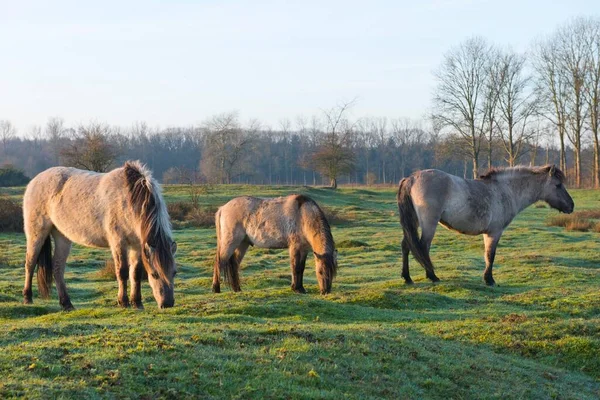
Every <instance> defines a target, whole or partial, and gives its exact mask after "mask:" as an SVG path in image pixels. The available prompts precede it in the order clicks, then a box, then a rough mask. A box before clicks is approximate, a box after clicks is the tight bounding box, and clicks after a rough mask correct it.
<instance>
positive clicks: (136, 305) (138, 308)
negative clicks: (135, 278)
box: [133, 302, 144, 310]
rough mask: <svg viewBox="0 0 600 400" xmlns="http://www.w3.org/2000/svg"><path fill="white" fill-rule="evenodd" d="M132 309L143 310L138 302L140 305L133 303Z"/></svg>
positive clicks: (142, 306)
mask: <svg viewBox="0 0 600 400" xmlns="http://www.w3.org/2000/svg"><path fill="white" fill-rule="evenodd" d="M133 307H134V308H135V309H136V310H143V309H144V305H143V304H142V303H141V302H140V303H134V304H133Z"/></svg>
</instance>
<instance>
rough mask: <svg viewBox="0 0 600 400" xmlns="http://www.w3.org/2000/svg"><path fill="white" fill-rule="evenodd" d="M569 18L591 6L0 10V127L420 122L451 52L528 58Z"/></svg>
mask: <svg viewBox="0 0 600 400" xmlns="http://www.w3.org/2000/svg"><path fill="white" fill-rule="evenodd" d="M582 15H584V16H590V15H600V1H597V0H589V1H587V0H585V1H584V0H571V1H563V0H554V1H547V0H546V1H538V0H535V1H526V0H522V1H514V0H503V1H479V0H423V1H416V0H415V1H403V0H397V1H376V0H371V1H360V2H359V1H326V0H321V1H311V0H307V1H260V0H257V1H233V0H232V1H191V0H190V1H150V0H120V1H112V0H107V1H95V2H91V1H61V0H55V1H50V0H49V1H28V0H19V1H15V0H0V120H1V119H8V120H10V121H11V122H13V124H15V125H16V126H17V128H18V130H19V133H20V134H26V132H27V130H29V129H31V127H32V126H33V125H44V124H45V122H46V120H47V119H48V117H52V116H60V117H62V118H64V119H65V121H66V123H67V125H69V126H72V125H76V124H78V123H82V122H86V121H89V120H96V121H101V122H106V123H110V124H114V125H122V126H129V125H131V124H132V123H134V122H135V121H146V122H147V123H148V124H150V125H151V126H160V127H163V128H165V127H170V126H189V125H193V124H199V123H201V122H202V121H204V120H206V119H207V118H209V117H210V116H212V115H215V114H219V113H223V112H230V111H237V112H238V113H239V115H240V118H241V119H242V120H249V119H254V118H255V119H258V120H259V121H261V122H262V124H263V126H271V127H273V128H277V126H279V124H280V122H281V121H282V120H283V119H285V118H288V119H290V120H291V121H292V122H293V121H295V120H296V118H297V116H299V115H304V116H307V117H309V116H312V115H320V114H321V113H322V110H324V109H329V108H331V107H334V106H335V105H336V104H339V103H340V102H345V101H350V100H352V99H355V98H356V102H355V105H354V107H353V108H352V111H351V112H352V116H354V117H361V116H387V117H389V118H421V117H422V116H424V115H425V114H426V113H427V112H428V110H429V108H430V105H431V98H432V94H433V90H434V87H435V80H434V77H433V71H434V70H435V69H436V68H437V67H438V65H439V64H440V62H441V60H442V58H443V55H444V53H445V52H447V51H448V50H449V49H451V48H452V47H453V46H456V45H458V44H460V43H461V42H462V41H464V40H465V39H467V38H469V37H472V36H476V35H478V36H483V37H485V38H486V39H488V40H489V41H490V42H491V43H495V44H497V45H498V46H501V47H507V46H510V47H512V48H513V49H515V50H517V51H527V50H528V49H529V48H530V45H531V43H532V41H533V40H535V39H537V38H540V37H543V36H544V35H548V34H550V33H551V32H552V31H553V30H554V29H555V28H557V27H558V26H559V25H561V24H564V23H565V22H568V21H569V20H570V19H572V18H574V17H577V16H582Z"/></svg>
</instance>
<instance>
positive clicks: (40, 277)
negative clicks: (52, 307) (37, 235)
mask: <svg viewBox="0 0 600 400" xmlns="http://www.w3.org/2000/svg"><path fill="white" fill-rule="evenodd" d="M37 265H38V270H37V281H38V290H39V292H40V296H42V298H44V299H47V298H48V297H50V290H51V286H52V275H53V274H52V242H51V241H50V235H48V237H47V238H46V240H45V241H44V244H43V245H42V249H41V250H40V255H39V256H38V259H37Z"/></svg>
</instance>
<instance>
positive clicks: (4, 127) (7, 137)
mask: <svg viewBox="0 0 600 400" xmlns="http://www.w3.org/2000/svg"><path fill="white" fill-rule="evenodd" d="M16 135H17V129H16V128H15V127H14V125H13V124H12V122H10V121H9V120H6V119H3V120H0V141H1V142H2V150H3V151H4V152H6V147H7V146H8V142H10V141H11V140H12V139H13V138H14V137H15V136H16Z"/></svg>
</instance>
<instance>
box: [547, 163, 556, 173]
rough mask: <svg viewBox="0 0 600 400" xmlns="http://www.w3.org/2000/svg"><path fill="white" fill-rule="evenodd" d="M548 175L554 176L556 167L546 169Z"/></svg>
mask: <svg viewBox="0 0 600 400" xmlns="http://www.w3.org/2000/svg"><path fill="white" fill-rule="evenodd" d="M548 174H549V175H550V176H554V175H556V165H554V164H552V166H551V167H550V168H549V169H548Z"/></svg>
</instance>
